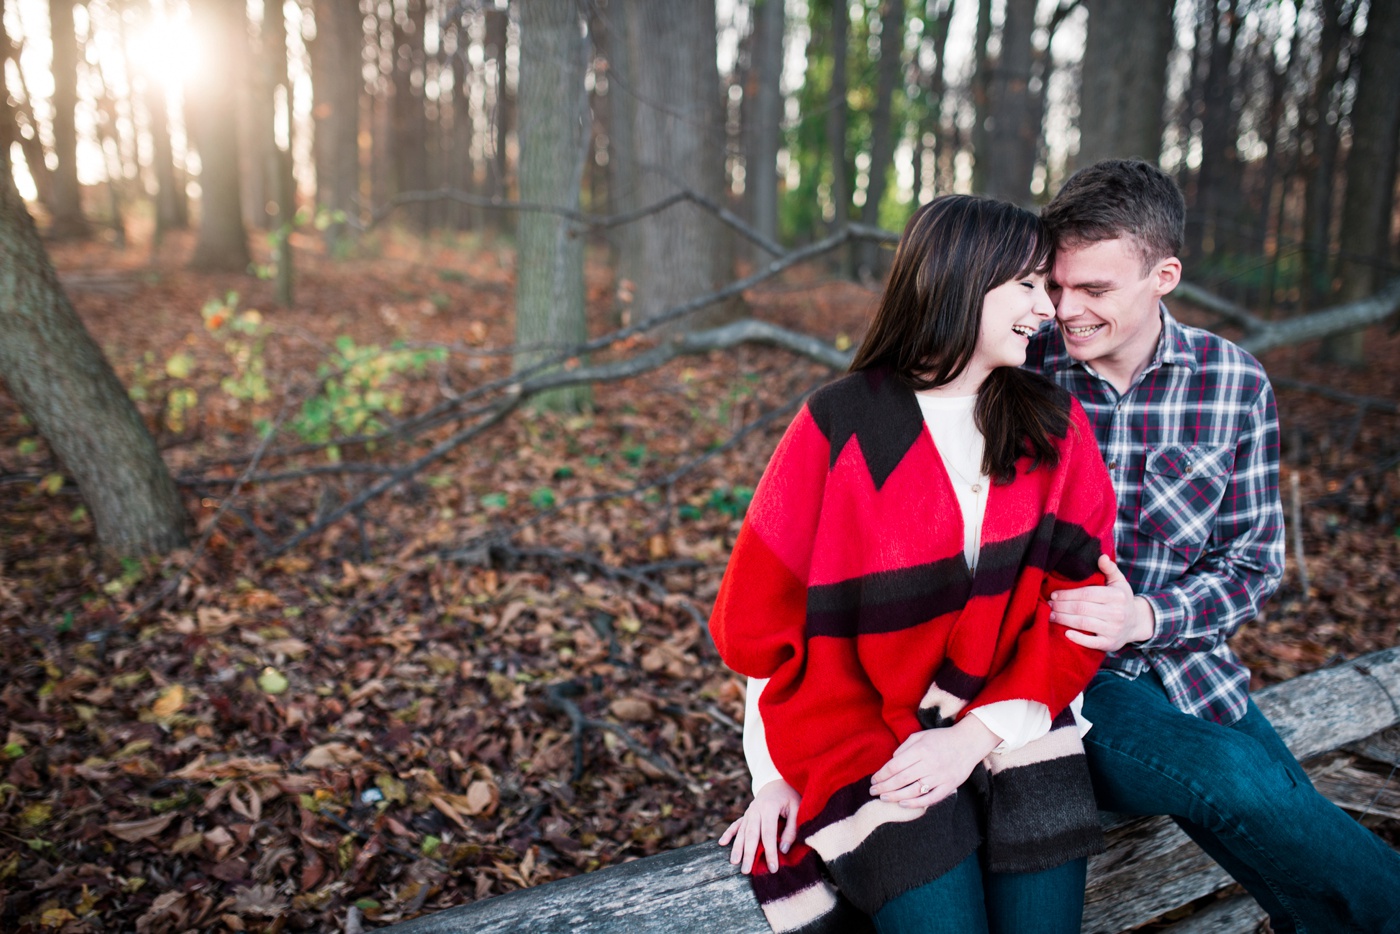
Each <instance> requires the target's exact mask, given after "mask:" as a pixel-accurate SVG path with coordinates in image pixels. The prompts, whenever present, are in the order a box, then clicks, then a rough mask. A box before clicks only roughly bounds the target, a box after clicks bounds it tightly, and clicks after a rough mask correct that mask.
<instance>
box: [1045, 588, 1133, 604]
mask: <svg viewBox="0 0 1400 934" xmlns="http://www.w3.org/2000/svg"><path fill="white" fill-rule="evenodd" d="M1122 602H1123V595H1122V594H1121V593H1119V592H1118V591H1116V590H1114V589H1113V588H1112V587H1076V588H1075V589H1074V590H1057V591H1055V592H1054V593H1052V594H1051V595H1050V603H1051V604H1052V605H1054V606H1056V607H1059V606H1061V605H1062V604H1066V603H1095V604H1104V603H1110V604H1111V603H1122Z"/></svg>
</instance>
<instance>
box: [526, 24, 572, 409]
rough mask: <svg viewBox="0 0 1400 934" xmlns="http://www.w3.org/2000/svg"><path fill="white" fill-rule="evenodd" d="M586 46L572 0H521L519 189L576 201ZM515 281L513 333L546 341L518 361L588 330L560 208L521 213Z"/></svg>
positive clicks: (551, 396)
mask: <svg viewBox="0 0 1400 934" xmlns="http://www.w3.org/2000/svg"><path fill="white" fill-rule="evenodd" d="M587 53H588V47H587V43H586V42H585V41H584V39H583V32H582V19H581V10H580V9H579V4H578V0H529V2H528V3H524V4H522V5H521V7H520V90H519V94H520V99H519V106H520V109H519V119H520V125H519V133H520V164H519V177H520V197H521V200H523V201H529V202H535V203H538V204H551V205H558V206H560V207H566V208H568V209H570V210H578V208H579V192H580V190H581V187H582V184H583V165H584V160H585V158H586V156H587V153H588V144H589V140H590V138H591V133H590V130H591V126H590V122H589V119H588V92H587V89H586V88H585V86H584V75H585V73H586V71H587V68H588V58H587ZM518 239H519V253H518V256H519V259H518V267H517V269H516V288H515V342H516V345H517V346H519V347H524V348H530V347H539V346H540V345H545V347H544V348H543V350H542V351H539V350H536V351H533V352H532V351H528V350H527V351H522V352H520V353H517V354H516V357H515V367H516V369H517V370H520V369H523V368H525V367H527V366H529V365H530V364H531V363H534V362H535V361H536V360H538V359H539V358H540V357H541V356H548V355H550V354H551V353H557V351H558V348H560V347H568V346H571V345H574V344H580V343H582V342H583V341H584V340H585V339H586V338H587V327H586V323H585V319H584V303H583V298H584V292H583V237H582V231H580V230H577V229H574V226H573V224H571V223H570V222H569V221H568V220H567V219H565V218H563V217H560V216H559V215H557V214H547V213H543V212H535V211H527V212H523V213H522V214H521V215H520V227H519V234H518ZM588 402H589V394H588V388H587V387H586V386H574V387H569V388H565V389H559V390H555V391H553V392H550V393H545V394H543V395H542V396H540V397H537V399H536V404H537V405H540V406H543V407H547V408H554V409H563V410H567V411H577V410H579V409H580V408H582V407H583V406H585V405H587V403H588Z"/></svg>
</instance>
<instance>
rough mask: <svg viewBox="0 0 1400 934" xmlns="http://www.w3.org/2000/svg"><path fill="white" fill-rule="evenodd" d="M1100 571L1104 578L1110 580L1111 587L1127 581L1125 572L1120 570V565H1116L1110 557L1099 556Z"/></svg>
mask: <svg viewBox="0 0 1400 934" xmlns="http://www.w3.org/2000/svg"><path fill="white" fill-rule="evenodd" d="M1099 570H1100V571H1102V572H1103V576H1104V577H1106V578H1108V583H1109V585H1110V586H1112V585H1113V584H1121V583H1124V582H1125V581H1126V580H1127V578H1126V577H1124V576H1123V572H1122V571H1120V570H1118V565H1116V564H1114V563H1113V559H1112V558H1110V557H1109V556H1108V555H1099Z"/></svg>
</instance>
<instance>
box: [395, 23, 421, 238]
mask: <svg viewBox="0 0 1400 934" xmlns="http://www.w3.org/2000/svg"><path fill="white" fill-rule="evenodd" d="M404 2H405V3H406V12H405V14H404V15H403V16H402V17H399V16H396V17H395V18H394V26H393V32H394V50H393V51H394V55H393V59H394V104H393V110H392V111H391V120H390V124H391V126H392V128H393V143H392V144H391V151H392V153H393V163H394V193H395V194H401V193H402V192H405V191H422V190H424V189H426V188H427V187H428V123H427V114H426V112H425V111H424V109H423V104H424V97H423V86H424V77H425V75H424V64H425V54H426V53H425V52H424V48H423V33H424V30H425V27H426V24H427V8H426V4H425V2H424V0H404ZM415 79H416V80H415ZM428 211H429V205H428V204H427V203H426V202H425V203H422V204H414V205H410V206H409V207H408V208H407V210H406V216H407V217H408V218H409V221H410V223H411V224H412V225H413V227H414V228H415V229H417V230H419V231H420V232H421V231H426V230H427V229H428Z"/></svg>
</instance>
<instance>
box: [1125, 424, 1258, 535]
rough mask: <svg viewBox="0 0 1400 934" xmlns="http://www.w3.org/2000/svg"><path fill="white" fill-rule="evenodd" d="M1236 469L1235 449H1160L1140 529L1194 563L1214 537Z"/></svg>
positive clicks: (1146, 477)
mask: <svg viewBox="0 0 1400 934" xmlns="http://www.w3.org/2000/svg"><path fill="white" fill-rule="evenodd" d="M1234 466H1235V452H1234V449H1233V448H1228V447H1220V446H1213V445H1191V444H1164V445H1161V446H1160V447H1157V448H1154V449H1153V450H1152V451H1150V452H1149V453H1148V455H1147V464H1146V468H1145V470H1144V472H1143V478H1142V507H1141V518H1140V519H1139V520H1138V528H1140V529H1141V530H1142V531H1143V532H1145V533H1146V534H1147V535H1150V536H1151V537H1153V538H1155V539H1158V540H1159V541H1162V542H1165V543H1166V544H1168V545H1170V546H1171V547H1172V548H1173V549H1175V550H1177V551H1180V552H1183V553H1186V554H1187V555H1188V556H1189V557H1190V558H1192V559H1194V557H1195V554H1196V553H1197V552H1199V551H1200V549H1201V547H1202V546H1203V545H1205V543H1206V540H1207V539H1208V538H1209V537H1210V530H1211V528H1213V527H1214V525H1215V514H1216V512H1217V511H1218V510H1219V508H1220V500H1221V497H1223V496H1224V495H1225V487H1226V486H1228V485H1229V482H1230V474H1231V473H1232V471H1233V470H1234Z"/></svg>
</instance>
